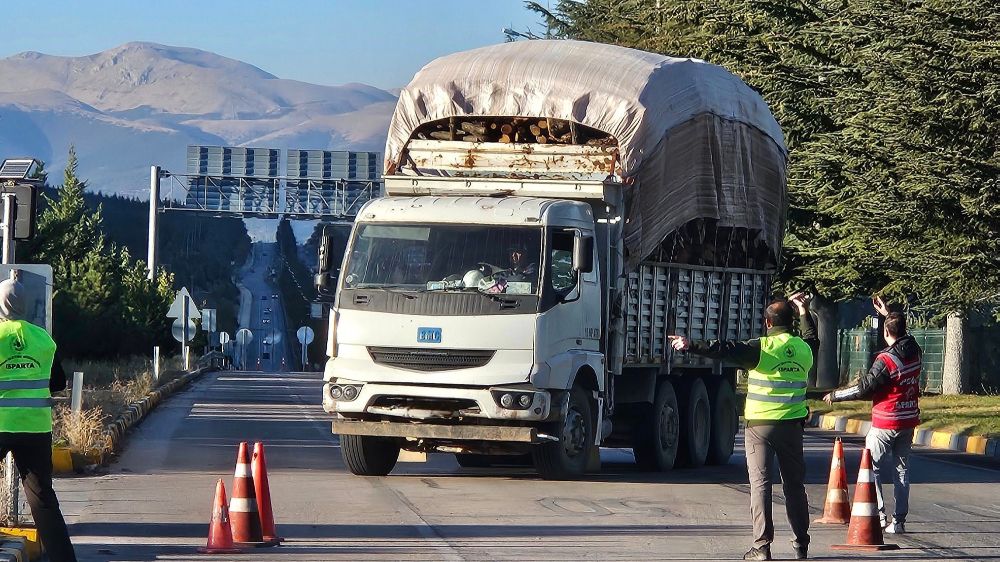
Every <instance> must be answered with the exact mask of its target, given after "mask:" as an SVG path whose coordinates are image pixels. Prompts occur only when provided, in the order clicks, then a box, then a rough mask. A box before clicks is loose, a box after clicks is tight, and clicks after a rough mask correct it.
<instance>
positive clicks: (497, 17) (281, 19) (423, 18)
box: [0, 0, 555, 88]
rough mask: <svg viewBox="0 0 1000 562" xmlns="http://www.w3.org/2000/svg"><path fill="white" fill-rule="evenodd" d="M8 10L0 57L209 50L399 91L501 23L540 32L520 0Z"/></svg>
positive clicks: (213, 0) (51, 5)
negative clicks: (124, 49) (152, 47)
mask: <svg viewBox="0 0 1000 562" xmlns="http://www.w3.org/2000/svg"><path fill="white" fill-rule="evenodd" d="M540 3H542V4H543V5H544V4H545V0H541V2H540ZM552 3H555V0H552ZM29 6H30V7H29ZM8 8H10V9H7V10H5V13H4V24H3V28H4V30H3V33H2V39H0V58H2V57H7V56H10V55H12V54H15V53H19V52H22V51H38V52H42V53H46V54H51V55H64V56H80V55H89V54H93V53H97V52H100V51H103V50H105V49H108V48H111V47H115V46H117V45H120V44H122V43H127V42H129V41H151V42H154V43H163V44H165V45H175V46H182V47H194V48H198V49H204V50H206V51H212V52H214V53H218V54H220V55H223V56H227V57H231V58H234V59H239V60H242V61H244V62H247V63H250V64H253V65H255V66H258V67H260V68H262V69H264V70H266V71H268V72H270V73H272V74H274V75H277V76H279V77H281V78H290V79H294V80H303V81H306V82H313V83H316V84H328V85H331V84H343V83H346V82H363V83H366V84H371V85H373V86H377V87H380V88H394V87H401V86H404V85H406V83H407V82H409V80H410V78H411V77H412V76H413V74H414V73H415V72H416V71H417V70H419V69H420V67H421V66H423V65H424V64H425V63H426V62H428V61H430V60H431V59H433V58H435V57H437V56H440V55H444V54H447V53H452V52H455V51H461V50H465V49H470V48H474V47H479V46H483V45H490V44H494V43H500V42H502V41H503V39H504V37H503V34H502V33H501V32H500V28H501V27H513V28H514V29H517V30H521V31H523V30H525V29H526V28H529V27H530V28H531V29H532V30H534V31H536V32H540V31H543V28H542V26H541V24H540V23H539V21H540V19H539V18H538V17H537V16H536V15H535V14H534V13H532V12H529V11H528V10H527V9H525V7H524V2H523V1H522V0H466V1H464V2H463V1H460V0H410V1H407V0H327V1H323V0H298V1H294V2H292V1H263V0H241V1H235V0H197V1H195V0H170V1H165V0H161V1H154V0H84V1H79V0H74V1H70V0H51V1H49V0H42V1H39V2H32V3H27V4H24V5H23V7H22V8H23V9H13V8H14V7H13V6H9V7H8Z"/></svg>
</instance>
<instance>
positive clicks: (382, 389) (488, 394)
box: [323, 379, 553, 421]
mask: <svg viewBox="0 0 1000 562" xmlns="http://www.w3.org/2000/svg"><path fill="white" fill-rule="evenodd" d="M335 387H340V389H341V395H340V396H335V391H334V389H335ZM347 387H352V388H351V390H350V392H349V394H350V396H353V398H351V399H349V400H348V399H346V398H347V396H346V394H348V393H345V392H343V391H344V389H346V388H347ZM505 394H509V395H511V396H512V397H513V404H510V405H508V406H506V407H505V406H503V405H501V402H502V399H503V396H504V395H505ZM521 397H525V400H526V401H528V405H527V406H522V405H521V404H520V399H521ZM323 409H324V410H326V412H328V413H338V414H341V415H342V416H344V417H347V418H351V417H361V416H362V415H365V414H368V415H378V416H387V417H396V418H404V419H415V420H432V419H457V418H462V417H468V418H486V419H496V420H520V421H545V420H548V419H549V416H550V415H551V414H552V413H553V412H552V395H551V394H550V393H549V392H548V391H546V390H539V389H537V388H535V387H533V386H531V385H528V384H523V383H522V384H511V385H498V386H492V387H486V388H469V387H441V386H413V385H399V384H385V383H362V382H357V381H350V380H346V379H335V380H330V381H329V382H327V383H326V384H324V385H323ZM352 414H353V415H352Z"/></svg>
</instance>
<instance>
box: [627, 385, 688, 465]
mask: <svg viewBox="0 0 1000 562" xmlns="http://www.w3.org/2000/svg"><path fill="white" fill-rule="evenodd" d="M634 439H635V442H634V444H633V446H632V453H633V454H634V455H635V462H636V464H638V465H639V467H640V468H642V469H643V470H650V471H661V472H665V471H668V470H670V469H672V468H673V467H674V461H675V460H676V458H677V448H678V445H679V442H680V410H679V409H678V407H677V393H676V392H674V385H673V384H672V383H671V382H670V381H663V382H661V383H660V384H659V386H658V387H657V389H656V397H655V398H654V400H653V407H652V408H650V410H649V411H648V412H647V413H646V414H645V415H643V416H642V417H641V418H640V420H639V422H638V424H637V425H636V430H635V437H634Z"/></svg>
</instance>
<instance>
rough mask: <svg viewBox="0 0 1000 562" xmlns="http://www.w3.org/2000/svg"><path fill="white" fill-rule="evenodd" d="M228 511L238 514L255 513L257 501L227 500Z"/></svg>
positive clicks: (246, 499) (244, 499)
mask: <svg viewBox="0 0 1000 562" xmlns="http://www.w3.org/2000/svg"><path fill="white" fill-rule="evenodd" d="M229 511H236V512H238V513H257V500H256V499H250V498H233V499H231V500H229Z"/></svg>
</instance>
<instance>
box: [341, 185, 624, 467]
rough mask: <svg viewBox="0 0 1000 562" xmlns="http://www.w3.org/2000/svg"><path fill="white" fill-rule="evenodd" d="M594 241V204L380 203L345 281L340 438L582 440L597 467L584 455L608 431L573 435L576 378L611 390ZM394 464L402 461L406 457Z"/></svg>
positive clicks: (357, 235) (431, 444)
mask: <svg viewBox="0 0 1000 562" xmlns="http://www.w3.org/2000/svg"><path fill="white" fill-rule="evenodd" d="M595 237H596V233H595V221H594V216H593V212H592V210H591V207H590V205H588V204H586V203H583V202H580V201H568V200H559V199H545V198H539V197H499V198H498V197H475V196H450V197H448V196H417V197H386V198H382V199H377V200H373V201H372V202H370V203H369V204H367V205H366V206H365V207H364V208H363V209H362V210H361V212H360V213H359V216H358V219H357V222H356V225H355V228H354V231H353V233H352V236H351V239H350V242H349V245H348V248H349V250H348V252H347V253H346V257H345V261H344V265H343V267H342V275H341V276H340V279H339V286H338V290H337V301H336V307H335V309H336V314H335V318H334V320H333V321H334V322H335V326H334V327H333V328H334V329H333V333H334V334H335V335H334V336H333V337H331V340H330V345H329V349H328V353H329V355H330V357H331V359H330V361H329V362H328V363H327V367H326V375H325V378H326V380H327V383H326V386H325V391H324V407H325V409H326V410H327V411H328V412H331V413H336V414H337V417H338V419H337V420H336V421H335V422H334V430H335V431H337V432H356V433H357V434H358V437H359V438H360V439H362V440H365V439H367V440H369V441H373V440H379V439H382V438H384V437H391V438H395V439H396V443H399V444H400V446H402V447H404V448H409V449H413V450H436V451H445V452H456V453H473V452H478V453H489V452H495V451H496V450H499V449H503V450H504V452H508V453H518V452H519V453H524V452H528V450H529V448H528V445H530V444H539V443H545V442H547V441H549V442H557V441H556V440H557V439H558V440H559V441H558V442H563V443H567V442H571V441H573V440H574V439H575V440H576V441H578V443H576V444H575V445H573V447H574V451H575V452H576V453H577V454H578V455H579V458H578V459H577V461H578V462H579V463H581V464H584V463H585V462H586V460H587V459H586V458H585V456H584V455H586V454H587V451H588V443H584V442H582V441H581V440H583V439H587V440H588V441H590V442H592V441H593V440H594V431H593V427H586V428H579V427H572V425H570V426H567V425H566V424H562V426H560V425H559V423H558V421H559V420H560V419H565V418H564V417H563V416H562V415H561V413H562V412H564V411H565V410H566V408H568V404H569V400H568V399H569V395H568V394H569V391H570V390H571V389H572V388H573V387H574V384H575V383H577V379H581V381H582V382H581V384H583V385H584V386H585V387H588V388H589V387H593V388H594V390H597V391H600V390H602V387H603V382H602V381H603V378H599V377H597V376H596V373H603V371H604V366H603V354H602V351H601V348H602V343H601V336H602V326H603V324H604V322H603V321H602V318H601V314H602V307H601V289H600V284H599V282H598V276H599V262H598V260H597V259H595V244H594V240H595ZM574 419H576V421H577V422H581V420H582V418H579V417H577V418H574ZM413 420H419V421H420V422H421V425H419V426H418V425H414V424H412V423H409V422H411V421H413ZM467 422H474V423H467ZM551 422H556V423H554V424H553V423H551ZM338 430H339V431H338ZM348 441H350V438H349V439H348ZM380 442H382V443H386V442H387V441H386V440H384V439H383V440H382V441H380ZM512 444H521V445H520V446H516V445H513V446H512ZM342 446H343V442H342ZM350 446H351V445H348V447H350ZM384 449H386V450H387V451H388V452H387V453H386V458H390V457H391V458H392V460H393V462H394V461H395V458H394V456H393V455H392V453H393V448H391V447H384ZM396 452H398V450H396ZM571 452H573V451H571ZM567 456H572V455H567ZM563 460H570V459H563ZM386 462H388V461H386ZM370 464H374V461H373V462H372V463H370Z"/></svg>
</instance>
